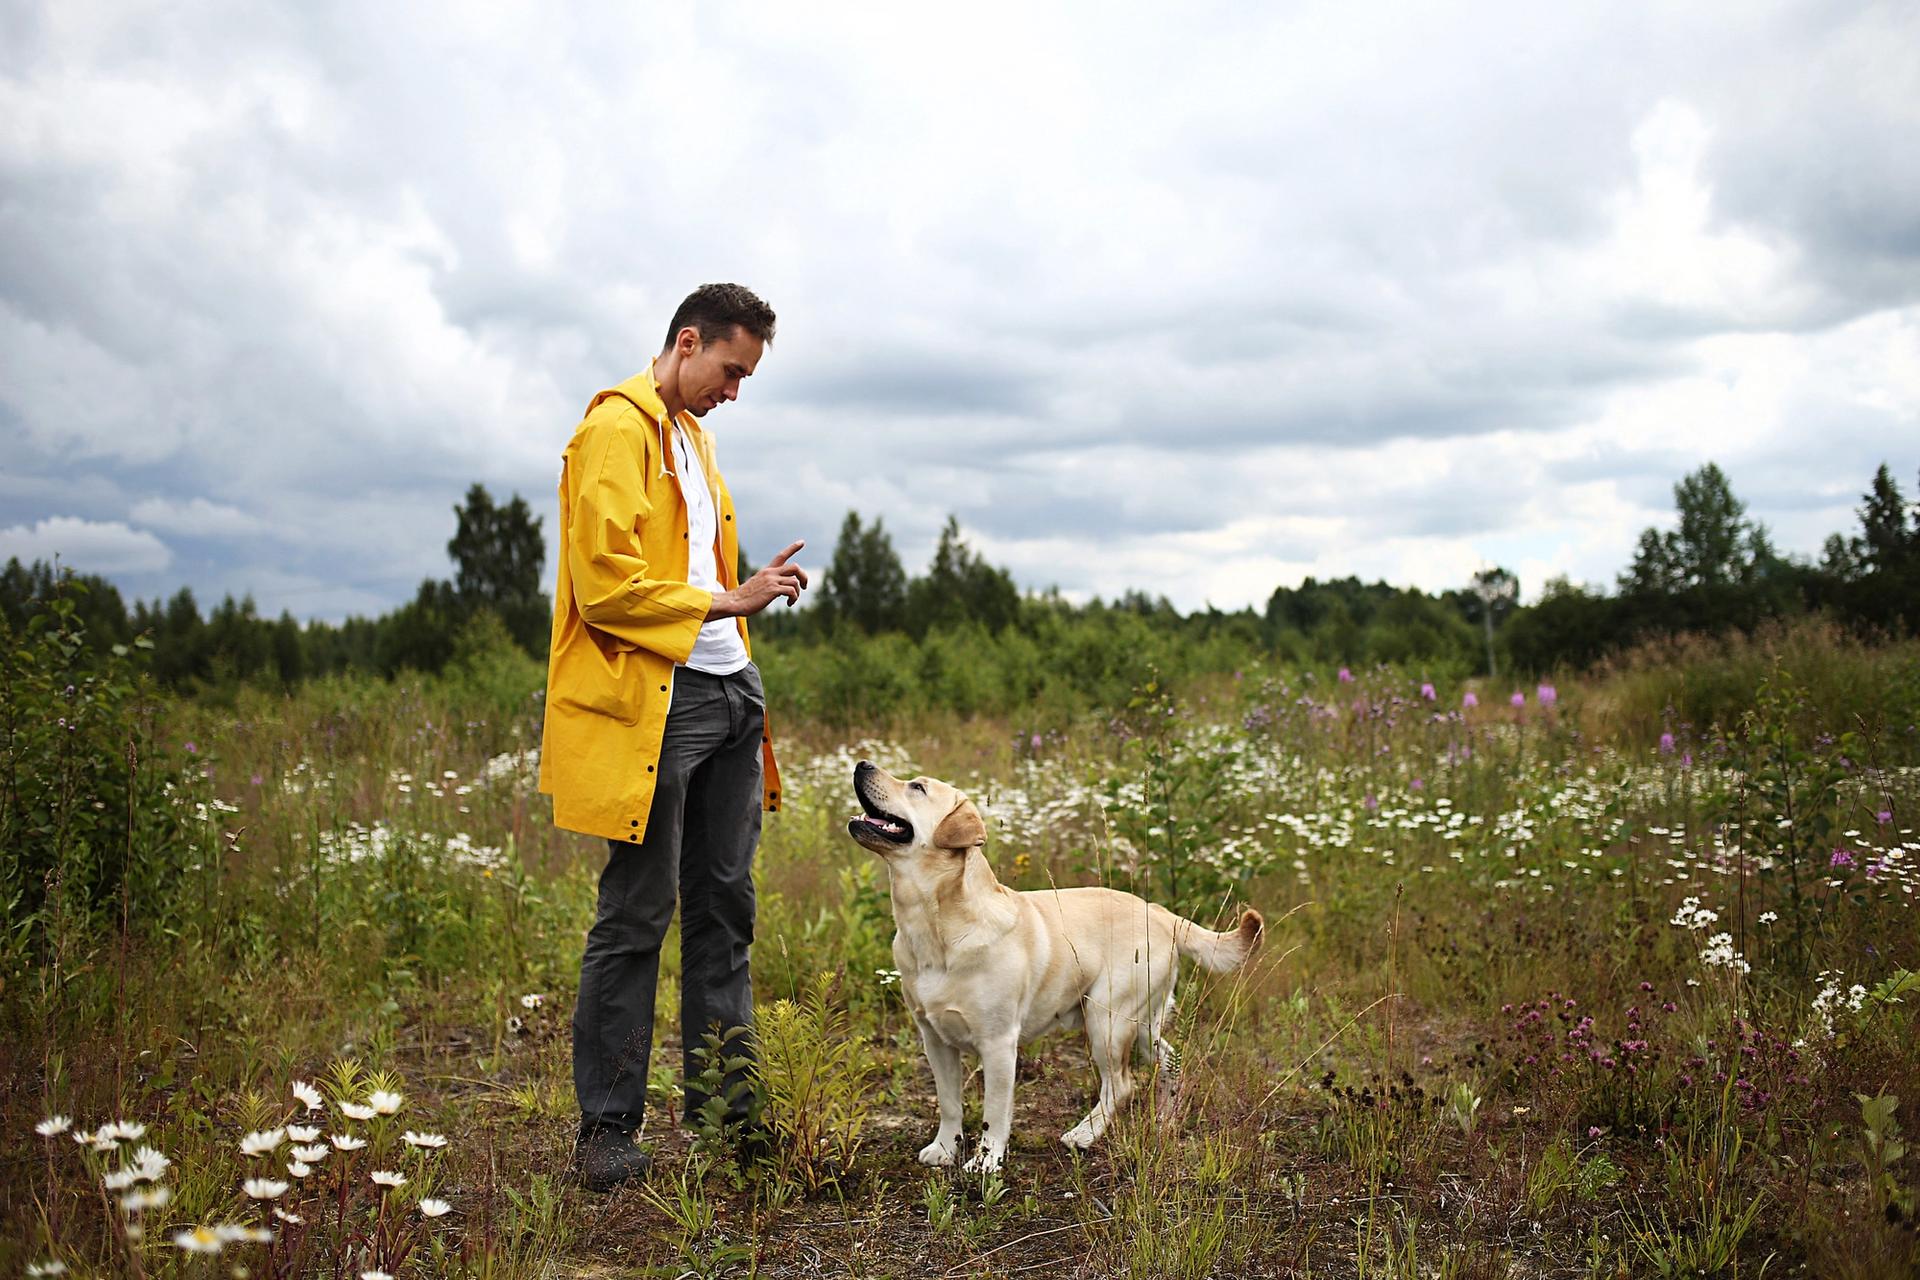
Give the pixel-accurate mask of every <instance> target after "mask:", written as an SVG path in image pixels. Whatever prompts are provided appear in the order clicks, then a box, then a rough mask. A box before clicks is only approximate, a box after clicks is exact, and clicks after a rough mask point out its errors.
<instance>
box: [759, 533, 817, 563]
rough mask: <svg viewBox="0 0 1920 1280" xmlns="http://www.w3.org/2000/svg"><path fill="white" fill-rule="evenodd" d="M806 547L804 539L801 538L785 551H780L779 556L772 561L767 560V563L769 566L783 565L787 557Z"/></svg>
mask: <svg viewBox="0 0 1920 1280" xmlns="http://www.w3.org/2000/svg"><path fill="white" fill-rule="evenodd" d="M806 545H807V541H806V539H805V538H802V539H801V540H800V541H798V542H796V543H794V544H793V545H792V546H790V547H788V548H787V549H786V550H785V551H782V552H781V553H780V554H779V555H777V556H775V557H774V558H773V559H771V560H769V561H768V562H767V563H768V564H769V565H776V564H785V563H786V562H787V557H788V556H790V555H792V554H793V553H794V552H796V551H798V550H799V549H800V548H802V547H804V546H806Z"/></svg>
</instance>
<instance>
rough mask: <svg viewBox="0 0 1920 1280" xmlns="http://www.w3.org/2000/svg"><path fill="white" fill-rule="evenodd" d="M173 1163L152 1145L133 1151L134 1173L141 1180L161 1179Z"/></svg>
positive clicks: (155, 1180)
mask: <svg viewBox="0 0 1920 1280" xmlns="http://www.w3.org/2000/svg"><path fill="white" fill-rule="evenodd" d="M172 1163H173V1161H171V1160H169V1159H167V1158H166V1157H165V1156H163V1155H161V1154H160V1153H159V1152H158V1151H156V1150H154V1149H153V1148H152V1147H141V1148H140V1149H139V1150H138V1151H136V1152H134V1153H133V1166H134V1173H135V1176H136V1177H137V1178H138V1179H139V1181H141V1182H157V1181H159V1179H160V1178H161V1177H162V1176H163V1175H164V1174H165V1173H166V1172H167V1168H168V1166H170V1165H171V1164H172Z"/></svg>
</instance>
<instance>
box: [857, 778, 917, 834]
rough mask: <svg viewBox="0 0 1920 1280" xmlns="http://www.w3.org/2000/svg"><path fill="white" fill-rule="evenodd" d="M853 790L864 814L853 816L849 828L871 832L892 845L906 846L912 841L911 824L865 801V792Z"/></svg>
mask: <svg viewBox="0 0 1920 1280" xmlns="http://www.w3.org/2000/svg"><path fill="white" fill-rule="evenodd" d="M854 790H855V792H856V794H858V795H859V797H860V807H861V808H862V809H864V810H866V812H865V813H859V814H855V815H854V818H853V822H852V823H851V824H850V825H851V826H853V827H854V828H855V829H856V830H864V831H871V832H873V833H874V834H875V835H877V836H879V837H880V838H881V839H883V840H890V841H892V842H893V843H894V844H906V843H907V842H908V841H909V840H912V839H913V824H912V823H910V822H908V821H907V820H906V819H905V818H897V817H895V816H894V815H892V814H890V813H888V812H887V811H886V810H884V809H882V808H881V807H880V806H879V805H876V804H875V803H874V802H873V801H871V800H869V799H867V795H866V792H865V790H863V789H861V788H858V787H856V788H855V789H854Z"/></svg>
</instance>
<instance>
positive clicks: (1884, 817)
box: [1873, 809, 1893, 827]
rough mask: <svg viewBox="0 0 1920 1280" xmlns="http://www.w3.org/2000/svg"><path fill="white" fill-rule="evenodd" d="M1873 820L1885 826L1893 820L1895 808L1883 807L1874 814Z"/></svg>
mask: <svg viewBox="0 0 1920 1280" xmlns="http://www.w3.org/2000/svg"><path fill="white" fill-rule="evenodd" d="M1873 820H1874V821H1875V822H1877V823H1879V824H1880V825H1881V826H1883V827H1884V826H1886V825H1887V824H1888V823H1889V822H1892V821H1893V810H1891V809H1882V810H1881V811H1880V812H1878V813H1876V814H1874V815H1873Z"/></svg>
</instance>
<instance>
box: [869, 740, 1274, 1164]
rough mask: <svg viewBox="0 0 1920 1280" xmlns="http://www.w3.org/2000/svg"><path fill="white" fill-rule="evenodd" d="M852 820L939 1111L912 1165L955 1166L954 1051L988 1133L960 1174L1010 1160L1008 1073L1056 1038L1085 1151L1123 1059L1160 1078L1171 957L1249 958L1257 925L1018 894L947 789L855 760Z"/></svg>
mask: <svg viewBox="0 0 1920 1280" xmlns="http://www.w3.org/2000/svg"><path fill="white" fill-rule="evenodd" d="M853 789H854V791H855V793H856V794H857V795H858V796H859V797H860V808H861V810H862V812H861V813H860V814H858V815H857V816H855V817H854V818H852V819H850V820H849V821H848V823H847V831H848V833H849V834H851V835H852V836H853V838H854V839H855V840H857V841H859V843H860V844H861V845H863V846H864V847H866V848H867V849H870V850H872V851H873V852H874V853H876V854H878V855H880V857H881V859H882V860H883V861H885V863H886V864H887V877H888V880H889V882H890V887H891V889H892V891H893V919H894V924H895V925H896V926H897V930H898V931H897V932H896V933H895V934H894V936H893V958H894V963H895V964H897V965H898V966H899V967H900V988H901V990H902V991H903V992H904V993H905V994H906V998H907V1007H908V1008H909V1009H911V1010H912V1011H913V1020H914V1022H915V1023H916V1024H917V1025H918V1026H919V1028H920V1040H921V1043H922V1044H923V1045H925V1046H926V1051H927V1062H928V1064H929V1065H931V1066H932V1068H933V1083H934V1089H935V1091H936V1092H937V1093H938V1094H939V1097H940V1130H939V1132H938V1133H936V1134H935V1135H934V1139H933V1141H932V1142H930V1143H928V1144H927V1146H926V1147H925V1148H923V1149H922V1150H921V1152H920V1162H921V1163H922V1164H932V1165H950V1164H952V1163H953V1162H954V1160H955V1159H956V1158H957V1157H958V1155H959V1152H960V1110H961V1109H960V1087H961V1084H962V1082H963V1081H964V1080H965V1079H966V1077H965V1076H964V1075H963V1074H962V1071H961V1067H960V1051H961V1050H962V1049H967V1050H971V1051H972V1052H973V1053H975V1054H977V1055H979V1058H980V1069H981V1075H982V1077H983V1078H984V1081H985V1087H986V1106H985V1111H984V1125H985V1132H984V1133H983V1134H982V1135H981V1139H980V1144H979V1146H978V1148H977V1149H976V1150H975V1152H974V1155H973V1158H972V1159H971V1160H969V1161H967V1165H966V1167H967V1168H968V1169H969V1170H976V1171H979V1170H992V1169H998V1168H999V1167H1000V1163H1001V1161H1002V1160H1003V1159H1004V1158H1005V1157H1006V1152H1007V1139H1008V1137H1009V1136H1010V1133H1011V1130H1012V1126H1013V1072H1014V1058H1015V1053H1016V1051H1017V1049H1018V1048H1019V1046H1020V1045H1022V1044H1025V1043H1026V1042H1027V1041H1029V1040H1032V1039H1034V1038H1036V1037H1038V1036H1041V1035H1044V1034H1045V1033H1047V1032H1049V1031H1052V1030H1054V1029H1056V1028H1066V1029H1068V1030H1072V1029H1074V1028H1078V1027H1084V1028H1085V1029H1086V1032H1087V1041H1088V1045H1089V1047H1090V1048H1091V1050H1092V1053H1093V1061H1094V1065H1095V1066H1096V1067H1098V1068H1099V1070H1100V1099H1099V1101H1098V1102H1097V1103H1096V1104H1095V1105H1094V1108H1093V1110H1091V1111H1089V1112H1088V1113H1087V1114H1086V1116H1085V1118H1083V1119H1082V1120H1081V1121H1080V1123H1079V1124H1076V1125H1074V1126H1073V1128H1071V1129H1069V1130H1067V1131H1066V1132H1065V1133H1064V1134H1062V1135H1061V1136H1060V1140H1061V1141H1062V1142H1064V1143H1066V1144H1067V1145H1068V1146H1069V1147H1075V1148H1083V1147H1087V1146H1090V1145H1092V1144H1093V1143H1094V1142H1095V1141H1097V1140H1098V1139H1099V1137H1100V1135H1101V1134H1102V1133H1105V1132H1106V1129H1107V1125H1108V1124H1109V1123H1110V1122H1111V1121H1112V1119H1113V1117H1114V1114H1115V1113H1116V1112H1117V1111H1118V1110H1119V1109H1120V1108H1121V1106H1122V1105H1124V1104H1125V1103H1126V1101H1127V1099H1128V1098H1129V1097H1131V1096H1132V1095H1133V1091H1134V1082H1133V1070H1132V1057H1133V1053H1134V1050H1135V1049H1138V1050H1139V1051H1140V1053H1141V1054H1142V1056H1145V1057H1149V1058H1153V1059H1156V1060H1158V1061H1160V1062H1161V1063H1162V1064H1163V1065H1164V1064H1165V1062H1166V1060H1167V1058H1168V1056H1169V1052H1170V1051H1169V1050H1168V1048H1167V1045H1166V1042H1165V1041H1164V1040H1162V1039H1161V1038H1160V1024H1161V1021H1162V1020H1163V1019H1164V1018H1165V1017H1166V1016H1167V1013H1168V1012H1169V1011H1170V1010H1171V1009H1172V1008H1173V980H1174V975H1175V972H1176V968H1177V957H1179V956H1186V957H1188V958H1189V959H1193V960H1197V961H1199V962H1200V963H1201V964H1202V965H1203V966H1205V967H1206V968H1208V969H1210V970H1212V971H1214V972H1215V973H1224V972H1226V971H1228V970H1230V969H1234V968H1237V967H1239V966H1240V965H1241V964H1243V963H1244V962H1245V961H1246V959H1247V957H1248V956H1249V955H1251V954H1252V953H1253V949H1254V948H1255V947H1256V946H1258V945H1259V943H1260V930H1261V927H1262V922H1261V919H1260V913H1259V912H1257V911H1253V910H1249V911H1247V912H1246V913H1245V914H1243V915H1242V916H1241V917H1240V923H1239V925H1238V927H1236V928H1235V929H1233V930H1231V931H1230V932H1226V933H1215V932H1213V931H1212V930H1211V929H1205V928H1202V927H1201V926H1199V925H1197V924H1194V923H1193V922H1192V921H1191V920H1185V919H1182V918H1181V917H1179V916H1177V915H1175V914H1173V912H1171V911H1168V910H1167V909H1166V908H1165V907H1161V906H1157V905H1155V904H1153V903H1149V902H1146V901H1144V900H1142V899H1140V898H1137V897H1135V896H1134V895H1133V894H1130V893H1121V892H1119V891H1117V890H1114V889H1095V888H1087V889H1041V890H1037V891H1035V892H1031V893H1016V892H1014V891H1013V890H1012V889H1009V888H1007V887H1006V886H1004V885H1002V884H1001V883H1000V882H999V881H998V880H997V879H995V878H994V874H993V868H991V867H989V866H988V865H987V859H986V856H985V855H984V854H983V853H982V852H981V850H982V848H983V847H984V846H985V844H986V841H987V828H986V824H985V823H984V822H983V821H981V818H980V811H979V810H978V809H976V808H974V805H973V802H972V801H971V800H968V799H967V798H966V797H965V796H964V795H962V794H960V793H959V792H958V791H956V790H954V789H953V788H952V787H950V786H948V785H947V784H946V783H944V782H939V781H936V780H934V779H932V778H915V779H913V780H912V781H909V782H902V781H900V780H899V779H898V778H895V777H893V776H892V775H891V774H889V773H887V772H886V771H885V770H884V769H880V768H876V767H875V766H874V765H872V764H869V763H868V762H866V761H864V760H862V761H861V762H860V763H859V764H858V765H857V766H855V768H854V771H853Z"/></svg>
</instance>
